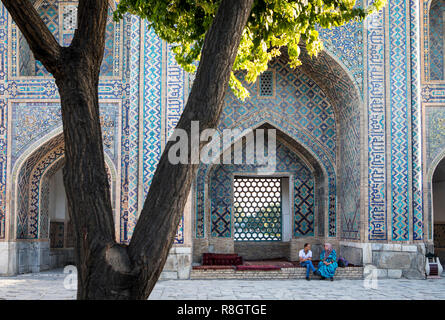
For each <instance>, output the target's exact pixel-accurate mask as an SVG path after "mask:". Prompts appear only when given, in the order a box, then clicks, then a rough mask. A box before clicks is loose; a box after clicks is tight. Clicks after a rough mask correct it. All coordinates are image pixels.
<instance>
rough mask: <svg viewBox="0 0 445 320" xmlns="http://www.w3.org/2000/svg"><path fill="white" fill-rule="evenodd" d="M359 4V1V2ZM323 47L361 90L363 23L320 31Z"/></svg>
mask: <svg viewBox="0 0 445 320" xmlns="http://www.w3.org/2000/svg"><path fill="white" fill-rule="evenodd" d="M360 2H361V1H360ZM319 32H320V37H321V38H322V39H323V45H324V47H325V48H326V49H327V50H328V51H329V52H331V53H333V54H334V55H335V56H337V57H338V58H339V59H340V61H341V62H342V63H343V64H344V65H345V66H346V67H347V68H348V70H349V71H350V72H351V74H352V75H353V77H354V80H355V81H356V83H357V85H358V86H359V88H360V89H361V90H362V88H363V23H362V22H353V23H348V24H347V25H345V26H341V27H333V28H332V29H330V30H329V29H320V30H319Z"/></svg>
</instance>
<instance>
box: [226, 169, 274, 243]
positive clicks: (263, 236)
mask: <svg viewBox="0 0 445 320" xmlns="http://www.w3.org/2000/svg"><path fill="white" fill-rule="evenodd" d="M233 186H234V188H233V212H234V240H235V241H281V240H282V218H281V216H282V209H281V178H257V177H235V178H234V183H233Z"/></svg>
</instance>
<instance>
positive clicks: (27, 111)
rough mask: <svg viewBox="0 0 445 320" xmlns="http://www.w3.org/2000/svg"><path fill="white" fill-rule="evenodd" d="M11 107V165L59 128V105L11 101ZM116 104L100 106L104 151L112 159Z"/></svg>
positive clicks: (114, 153)
mask: <svg viewBox="0 0 445 320" xmlns="http://www.w3.org/2000/svg"><path fill="white" fill-rule="evenodd" d="M12 108H13V114H12V117H13V120H14V127H13V135H14V137H15V139H14V140H13V143H12V148H13V151H12V153H13V163H14V161H15V160H16V159H17V158H18V157H19V156H20V155H21V154H22V153H23V152H24V151H25V149H26V148H27V147H29V146H30V145H31V144H32V143H34V142H36V141H37V140H38V139H40V138H41V137H43V136H44V135H46V134H48V133H49V132H51V131H53V130H55V129H56V128H59V127H61V126H62V115H61V111H60V104H59V103H57V102H14V103H12ZM118 108H119V105H118V104H117V103H101V104H100V119H101V126H102V131H103V137H102V138H103V143H104V149H105V152H107V153H108V154H109V155H110V157H111V158H112V159H114V160H116V157H117V154H116V152H117V141H115V140H116V138H115V137H116V136H117V129H118V125H117V124H118V121H119V119H118V112H119V111H118Z"/></svg>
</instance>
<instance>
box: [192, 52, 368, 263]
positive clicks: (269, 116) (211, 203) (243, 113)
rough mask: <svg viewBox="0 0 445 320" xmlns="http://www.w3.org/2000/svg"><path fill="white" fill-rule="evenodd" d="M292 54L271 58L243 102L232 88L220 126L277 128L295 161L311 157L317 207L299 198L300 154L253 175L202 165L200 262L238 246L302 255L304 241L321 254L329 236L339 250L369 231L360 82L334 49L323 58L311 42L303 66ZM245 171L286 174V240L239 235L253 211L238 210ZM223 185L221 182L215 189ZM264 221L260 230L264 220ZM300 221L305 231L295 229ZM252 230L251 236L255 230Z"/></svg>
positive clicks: (196, 255)
mask: <svg viewBox="0 0 445 320" xmlns="http://www.w3.org/2000/svg"><path fill="white" fill-rule="evenodd" d="M287 59H288V58H287V55H286V54H285V53H283V54H282V56H281V57H279V58H277V59H275V60H274V61H272V62H271V63H270V64H269V69H268V70H267V71H266V72H265V73H264V74H262V75H261V77H260V79H259V80H258V81H257V82H256V83H254V84H249V83H245V82H243V85H245V86H246V88H247V89H248V90H249V92H250V98H249V99H248V100H246V101H240V100H239V99H237V98H236V97H234V95H233V94H232V93H231V92H228V93H227V94H226V98H225V105H224V108H223V114H222V116H221V119H220V122H219V125H218V133H219V134H222V133H223V131H224V130H226V129H239V130H241V131H243V130H249V129H250V130H255V129H259V128H267V127H270V128H272V127H273V128H275V129H276V130H277V144H280V147H281V146H282V147H283V148H287V152H288V154H290V155H292V157H294V161H293V163H294V164H295V163H301V164H304V166H305V167H304V168H305V170H306V171H307V172H310V175H311V179H310V181H312V182H313V183H309V184H307V183H304V185H305V188H306V189H311V188H312V189H313V190H312V195H311V196H310V197H309V198H308V199H310V200H309V203H310V205H309V207H310V208H309V210H308V209H307V208H308V203H307V202H306V203H305V202H304V201H302V203H303V205H301V206H299V205H296V203H297V200H296V198H295V197H296V196H297V197H298V194H297V192H296V191H295V187H294V186H292V183H289V182H291V181H293V179H295V177H296V176H297V173H296V172H295V171H292V168H291V167H292V163H291V162H292V161H291V162H289V161H287V162H286V165H287V167H286V166H285V170H275V173H276V175H275V176H273V175H269V176H267V175H266V176H264V175H263V176H261V175H258V174H254V175H252V174H251V173H252V169H253V168H244V169H243V170H240V169H239V168H235V169H234V168H227V167H226V168H224V169H223V168H222V167H220V166H218V165H204V164H201V165H200V168H199V170H198V173H197V178H196V185H195V190H194V191H195V208H194V210H195V215H194V219H195V221H194V247H193V248H194V249H193V251H194V252H193V261H194V262H195V263H199V262H201V256H202V254H203V253H205V252H207V251H208V252H214V253H232V252H237V251H238V253H241V254H243V255H244V256H245V257H249V256H250V255H251V253H252V252H260V253H261V254H263V255H265V254H267V252H270V253H273V254H275V255H279V256H280V257H285V258H287V259H291V260H296V259H297V257H295V255H297V253H298V250H297V249H298V248H301V247H302V246H303V244H304V242H311V243H312V244H313V251H314V254H315V255H317V254H318V252H317V251H318V248H317V246H319V247H320V249H321V243H322V242H324V241H326V240H329V242H331V243H333V244H334V246H335V247H336V249H339V248H340V240H346V241H348V240H361V238H363V237H364V236H365V235H364V233H361V232H362V231H363V226H362V221H363V220H362V219H364V218H363V217H362V216H361V208H362V207H361V203H360V199H361V190H360V185H361V183H362V182H363V181H362V179H363V176H362V175H361V172H362V170H361V165H362V164H361V162H360V158H361V156H360V152H361V149H360V145H361V136H362V134H361V132H362V131H363V130H364V127H363V126H362V125H361V121H360V119H361V118H362V117H363V116H364V115H363V114H362V113H363V108H361V106H362V105H363V101H362V99H361V97H360V95H359V94H358V92H359V90H358V88H357V85H356V84H355V83H354V82H353V80H351V79H352V78H351V76H350V75H349V74H348V73H347V71H345V68H344V67H342V66H341V63H340V62H338V61H337V60H335V58H333V57H332V56H331V55H330V54H329V53H327V52H323V53H321V54H320V55H319V56H318V57H317V58H310V57H309V55H308V54H307V52H306V51H305V49H303V50H302V54H301V59H302V60H303V65H302V66H301V67H299V68H296V69H290V68H289V67H288V66H287V62H288V60H287ZM340 137H341V138H340ZM225 147H227V146H225ZM280 147H278V149H279V148H280ZM223 150H225V149H223ZM278 165H279V164H277V166H278ZM289 166H290V167H289ZM249 169H250V171H249ZM300 171H301V170H300ZM218 176H220V177H224V179H223V180H224V182H223V183H219V181H218V180H219V179H218ZM245 177H247V178H249V179H253V180H254V179H267V178H278V179H279V187H280V190H281V191H280V195H281V214H282V216H281V218H282V219H281V224H280V227H281V228H282V229H281V233H280V236H281V238H280V239H277V240H276V241H245V242H243V241H238V240H235V237H237V236H238V238H239V237H240V236H241V234H240V233H238V234H237V232H236V230H235V227H238V228H239V225H236V224H235V220H234V219H240V218H245V217H239V216H235V214H234V212H233V210H234V203H235V200H236V199H235V196H236V195H235V194H234V186H235V183H237V181H236V179H239V178H245ZM229 178H230V179H229ZM215 181H218V183H216V182H215ZM264 181H266V180H264ZM257 182H258V180H257ZM305 182H306V181H305ZM259 183H262V182H261V181H260V182H259ZM216 184H217V185H219V187H216V188H215V185H216ZM308 186H309V188H308ZM291 190H292V192H290V191H291ZM241 191H242V190H240V192H241ZM221 195H223V196H221ZM312 197H313V199H312ZM253 198H255V196H254V197H253ZM220 200H221V201H220ZM219 202H220V205H218V203H219ZM286 203H289V206H288V208H285V206H284V205H285V204H286ZM291 204H292V205H291ZM253 205H254V206H255V205H256V204H255V203H254V204H253ZM299 209H301V210H303V211H306V212H311V214H310V216H311V218H310V219H307V218H305V219H298V218H296V217H297V216H298V212H297V211H298V210H299ZM286 211H287V212H286ZM362 211H363V210H362ZM363 212H364V211H363ZM285 216H286V217H289V216H291V217H292V218H291V219H288V218H285ZM312 217H313V218H312ZM241 220H242V219H241ZM266 220H267V218H266ZM266 222H267V221H266ZM286 223H287V224H288V225H286ZM289 224H290V226H289ZM256 227H257V229H258V225H256ZM286 228H287V229H286ZM299 228H301V230H300V231H299V232H295V230H297V229H299ZM289 229H290V230H292V232H290V235H291V236H290V237H289V236H288V235H286V234H285V230H289ZM302 230H305V231H302ZM275 231H276V230H275ZM247 233H249V232H247ZM263 233H264V232H263ZM244 236H245V237H246V236H249V237H250V236H251V233H250V234H249V235H247V234H245V235H244ZM266 242H268V243H267V244H266ZM286 242H287V243H286ZM248 245H249V248H248ZM254 247H255V248H254ZM266 247H269V248H266ZM269 249H270V250H269ZM293 255H294V256H293ZM275 257H278V256H275ZM252 258H255V257H252ZM256 258H274V257H273V256H272V255H269V256H267V257H266V256H264V257H260V256H258V257H256ZM357 263H359V262H357Z"/></svg>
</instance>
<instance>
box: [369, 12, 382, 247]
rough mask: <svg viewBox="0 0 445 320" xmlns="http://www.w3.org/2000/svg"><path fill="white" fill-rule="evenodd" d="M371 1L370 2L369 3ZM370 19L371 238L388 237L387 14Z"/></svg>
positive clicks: (376, 15) (380, 14)
mask: <svg viewBox="0 0 445 320" xmlns="http://www.w3.org/2000/svg"><path fill="white" fill-rule="evenodd" d="M368 4H369V3H368ZM384 10H385V9H382V10H381V11H380V12H378V13H377V14H375V15H373V16H372V17H369V18H368V19H367V21H366V22H367V30H368V34H367V35H368V41H367V52H368V62H367V63H368V101H369V102H368V136H369V138H368V145H369V158H368V179H369V188H368V197H369V204H368V210H369V213H368V214H369V216H368V219H369V234H368V238H369V240H385V239H386V238H387V236H386V232H387V230H386V201H387V195H386V182H387V180H386V138H385V137H386V122H385V50H384V48H385V30H384V25H385V22H384V21H385V15H384V12H385V11H384Z"/></svg>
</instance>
